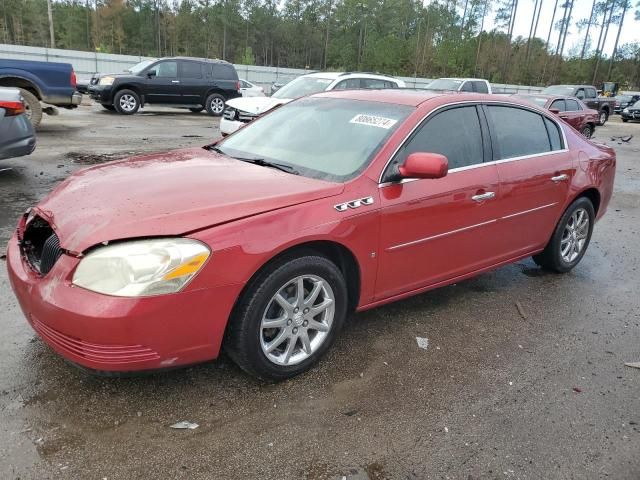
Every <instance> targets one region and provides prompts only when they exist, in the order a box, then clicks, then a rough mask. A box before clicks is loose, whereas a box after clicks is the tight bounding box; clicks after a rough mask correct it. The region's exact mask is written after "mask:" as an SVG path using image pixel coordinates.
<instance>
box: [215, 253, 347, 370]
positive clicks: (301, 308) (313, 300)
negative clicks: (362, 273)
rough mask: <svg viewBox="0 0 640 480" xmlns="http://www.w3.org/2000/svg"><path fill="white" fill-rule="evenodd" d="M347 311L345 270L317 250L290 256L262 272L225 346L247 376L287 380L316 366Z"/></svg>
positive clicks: (233, 320) (237, 314)
mask: <svg viewBox="0 0 640 480" xmlns="http://www.w3.org/2000/svg"><path fill="white" fill-rule="evenodd" d="M346 313H347V287H346V283H345V280H344V277H343V275H342V273H341V271H340V270H339V269H338V267H336V265H335V264H334V263H333V262H331V261H330V260H328V259H327V258H325V257H322V256H318V255H316V254H315V253H313V252H309V255H307V256H303V257H298V258H288V259H287V258H285V259H282V260H280V261H278V262H277V263H275V264H274V265H272V266H271V267H269V268H267V269H265V271H263V272H261V273H260V274H258V276H257V277H256V279H255V280H254V281H252V282H251V284H250V285H249V287H248V288H247V291H246V293H245V294H244V295H243V297H242V298H241V300H240V302H239V304H238V306H237V307H236V309H235V311H234V314H233V315H232V318H231V319H230V321H229V322H230V323H229V326H228V331H227V337H226V339H225V348H226V350H227V351H228V353H229V356H230V357H231V358H232V359H233V360H234V361H235V362H236V363H237V364H238V365H239V366H240V367H241V368H242V369H243V370H245V371H246V372H248V373H250V374H252V375H255V376H256V377H258V378H261V379H264V380H272V381H273V380H284V379H286V378H290V377H293V376H295V375H298V374H300V373H302V372H304V371H305V370H307V369H309V368H310V367H311V366H313V365H314V364H315V363H316V362H318V360H319V359H320V358H321V357H322V356H323V355H324V354H325V352H326V351H327V350H328V349H329V347H330V346H331V344H332V343H333V341H334V340H335V338H336V335H337V334H338V332H339V331H340V328H341V327H342V324H343V322H344V319H345V317H346Z"/></svg>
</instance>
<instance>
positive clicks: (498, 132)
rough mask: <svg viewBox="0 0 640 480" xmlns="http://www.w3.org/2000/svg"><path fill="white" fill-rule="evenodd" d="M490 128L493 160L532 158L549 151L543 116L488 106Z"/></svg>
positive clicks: (510, 108)
mask: <svg viewBox="0 0 640 480" xmlns="http://www.w3.org/2000/svg"><path fill="white" fill-rule="evenodd" d="M487 110H488V112H489V121H490V122H491V124H492V125H493V129H492V138H493V141H494V149H493V150H494V156H495V160H503V159H506V158H514V157H522V156H525V155H534V154H537V153H544V152H548V151H550V150H551V146H550V142H549V135H548V134H547V129H546V127H545V124H544V120H543V117H542V115H539V114H537V113H534V112H531V111H529V110H524V109H521V108H514V107H503V106H498V105H488V106H487Z"/></svg>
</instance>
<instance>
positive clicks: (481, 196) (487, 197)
mask: <svg viewBox="0 0 640 480" xmlns="http://www.w3.org/2000/svg"><path fill="white" fill-rule="evenodd" d="M495 196H496V193H495V192H486V193H480V194H478V195H474V196H473V197H471V200H473V201H474V202H482V201H484V200H491V199H492V198H495Z"/></svg>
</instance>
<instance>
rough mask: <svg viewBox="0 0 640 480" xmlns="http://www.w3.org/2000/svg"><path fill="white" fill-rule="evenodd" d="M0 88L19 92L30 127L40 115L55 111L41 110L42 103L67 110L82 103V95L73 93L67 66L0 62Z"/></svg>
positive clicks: (70, 70)
mask: <svg viewBox="0 0 640 480" xmlns="http://www.w3.org/2000/svg"><path fill="white" fill-rule="evenodd" d="M0 87H14V88H17V89H19V90H20V94H21V95H22V97H23V98H24V101H25V107H26V115H27V118H29V120H30V121H31V124H32V125H33V126H34V127H37V126H38V125H40V122H41V120H42V113H43V112H44V113H47V114H51V113H54V112H55V109H54V108H53V107H50V106H49V107H43V106H42V103H45V104H49V105H54V106H57V107H63V108H68V109H71V108H76V107H77V106H78V105H80V102H81V101H82V94H81V93H80V92H78V91H77V90H76V74H75V72H74V71H73V67H72V66H71V64H69V63H55V62H34V61H31V60H8V59H0ZM41 102H42V103H41Z"/></svg>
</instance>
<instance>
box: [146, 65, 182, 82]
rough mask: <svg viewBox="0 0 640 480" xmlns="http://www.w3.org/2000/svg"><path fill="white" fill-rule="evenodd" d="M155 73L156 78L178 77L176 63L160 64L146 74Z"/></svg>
mask: <svg viewBox="0 0 640 480" xmlns="http://www.w3.org/2000/svg"><path fill="white" fill-rule="evenodd" d="M151 72H155V76H156V77H158V78H175V77H177V76H178V64H177V62H160V63H158V64H156V65H155V66H154V67H153V68H151V69H150V70H149V72H148V73H151Z"/></svg>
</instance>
